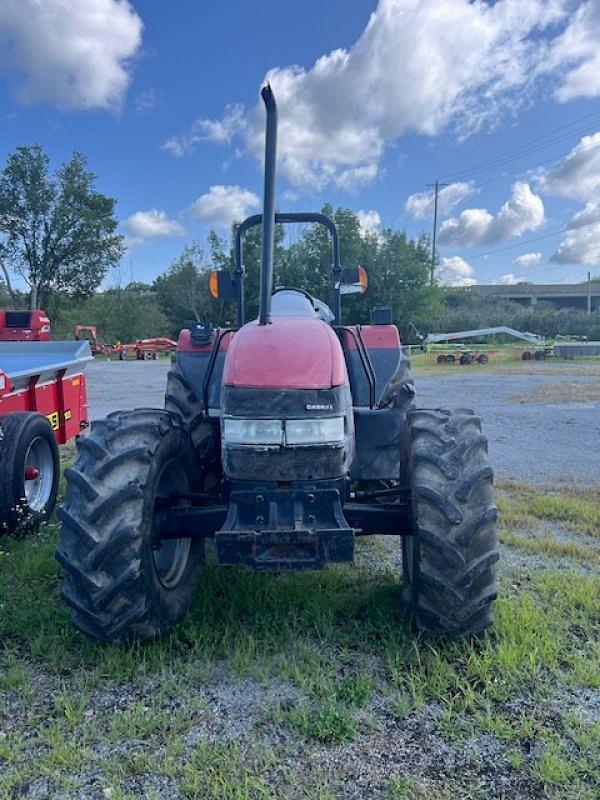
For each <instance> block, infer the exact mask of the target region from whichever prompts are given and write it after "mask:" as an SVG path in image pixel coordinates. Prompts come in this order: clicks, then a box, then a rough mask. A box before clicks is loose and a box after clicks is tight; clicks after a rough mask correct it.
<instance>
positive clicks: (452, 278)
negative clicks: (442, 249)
mask: <svg viewBox="0 0 600 800" xmlns="http://www.w3.org/2000/svg"><path fill="white" fill-rule="evenodd" d="M436 278H437V282H438V283H439V284H440V286H473V284H475V283H477V281H476V279H475V270H474V269H473V267H472V266H471V265H470V264H469V263H468V262H467V261H465V260H464V259H463V258H460V257H459V256H452V257H451V258H442V260H441V261H440V265H439V267H438V268H437V270H436Z"/></svg>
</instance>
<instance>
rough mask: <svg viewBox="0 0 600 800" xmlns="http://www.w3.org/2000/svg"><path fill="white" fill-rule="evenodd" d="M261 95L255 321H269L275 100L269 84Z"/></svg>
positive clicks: (273, 218)
mask: <svg viewBox="0 0 600 800" xmlns="http://www.w3.org/2000/svg"><path fill="white" fill-rule="evenodd" d="M260 94H261V97H262V99H263V102H264V104H265V107H266V110H267V132H266V137H265V188H264V197H263V215H262V229H263V230H262V258H261V267H260V305H259V313H258V322H259V325H268V324H269V323H270V322H271V294H272V292H273V248H274V240H275V162H276V158H277V104H276V103H275V97H274V95H273V92H272V91H271V87H270V86H269V84H267V85H266V86H263V88H262V90H261V93H260Z"/></svg>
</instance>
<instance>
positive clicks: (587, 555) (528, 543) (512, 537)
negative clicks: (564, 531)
mask: <svg viewBox="0 0 600 800" xmlns="http://www.w3.org/2000/svg"><path fill="white" fill-rule="evenodd" d="M500 540H501V542H502V543H503V544H506V545H509V546H511V547H516V548H518V549H519V550H523V551H524V552H526V553H530V554H531V555H543V556H548V557H553V558H572V559H574V560H576V561H581V562H582V563H583V564H590V563H600V552H598V550H597V549H594V548H592V547H586V545H584V544H579V542H572V541H565V540H564V539H556V538H554V537H553V536H552V534H551V533H549V532H545V533H543V534H542V535H541V536H537V535H533V536H528V537H525V536H519V534H517V533H512V532H511V531H509V530H506V529H503V530H502V532H501V536H500Z"/></svg>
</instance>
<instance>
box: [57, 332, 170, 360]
mask: <svg viewBox="0 0 600 800" xmlns="http://www.w3.org/2000/svg"><path fill="white" fill-rule="evenodd" d="M82 334H87V336H86V335H82ZM73 336H74V337H75V339H76V340H77V341H84V340H85V341H88V342H89V343H90V347H91V348H92V353H93V354H94V355H95V356H97V355H106V356H112V355H115V356H118V358H119V360H120V361H124V360H125V359H126V358H127V353H135V356H136V359H137V360H138V361H145V360H146V356H147V355H149V356H150V357H151V358H153V359H155V358H156V354H157V353H171V352H174V351H175V350H176V349H177V342H174V341H173V340H172V339H166V338H164V337H161V336H158V337H156V338H154V339H136V340H135V342H134V343H133V344H121V342H116V343H115V344H114V345H112V346H111V345H107V344H102V342H100V341H99V340H98V334H97V331H96V327H95V325H75V327H74V328H73Z"/></svg>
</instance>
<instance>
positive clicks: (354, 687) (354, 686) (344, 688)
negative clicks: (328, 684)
mask: <svg viewBox="0 0 600 800" xmlns="http://www.w3.org/2000/svg"><path fill="white" fill-rule="evenodd" d="M372 692H373V678H372V677H371V676H370V675H365V674H364V673H360V672H349V673H346V674H345V675H343V676H342V678H341V679H340V680H339V681H337V682H336V685H335V696H336V698H337V699H338V700H339V701H340V703H343V704H344V705H346V706H356V707H358V708H361V707H362V706H364V705H366V703H367V701H368V700H369V697H370V696H371V693H372Z"/></svg>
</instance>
